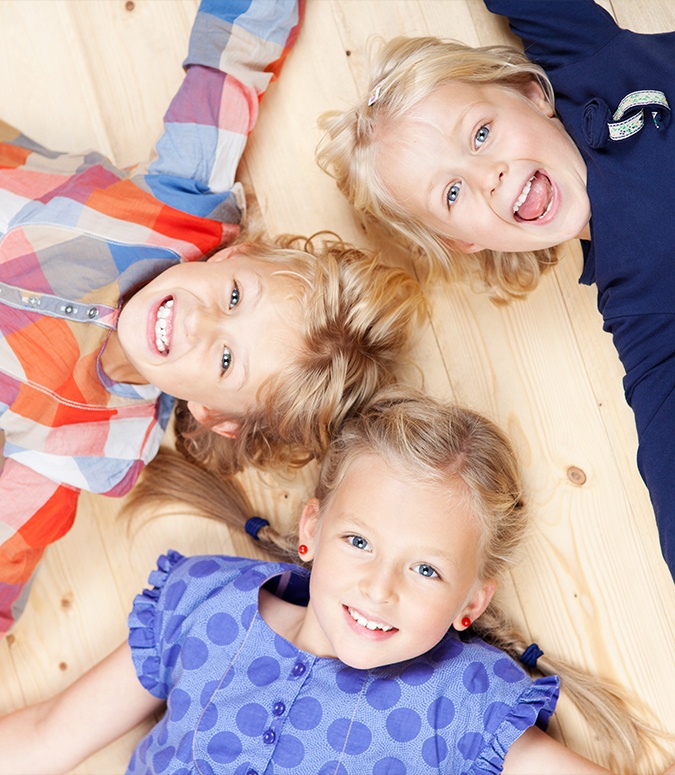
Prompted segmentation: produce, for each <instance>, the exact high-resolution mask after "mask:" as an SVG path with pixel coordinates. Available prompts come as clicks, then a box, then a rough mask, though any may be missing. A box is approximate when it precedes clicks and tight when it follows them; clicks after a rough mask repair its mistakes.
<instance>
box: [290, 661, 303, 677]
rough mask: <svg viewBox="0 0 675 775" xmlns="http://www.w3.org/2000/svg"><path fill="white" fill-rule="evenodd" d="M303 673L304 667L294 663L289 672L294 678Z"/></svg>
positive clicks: (300, 663) (299, 663)
mask: <svg viewBox="0 0 675 775" xmlns="http://www.w3.org/2000/svg"><path fill="white" fill-rule="evenodd" d="M304 672H305V666H304V665H303V664H302V662H296V663H295V664H294V665H293V669H292V670H291V673H292V674H293V675H295V676H300V675H302V674H303V673H304Z"/></svg>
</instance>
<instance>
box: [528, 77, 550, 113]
mask: <svg viewBox="0 0 675 775" xmlns="http://www.w3.org/2000/svg"><path fill="white" fill-rule="evenodd" d="M523 94H524V95H525V97H527V99H528V100H529V101H530V102H531V103H532V104H533V105H534V106H535V107H536V108H538V109H539V110H540V111H541V112H542V113H543V114H544V115H546V116H548V117H549V118H553V116H555V109H554V108H553V105H551V103H550V102H549V101H548V100H547V99H546V94H545V93H544V90H543V89H542V88H541V86H540V85H539V82H538V81H534V80H532V81H528V82H527V85H526V86H525V88H524V89H523Z"/></svg>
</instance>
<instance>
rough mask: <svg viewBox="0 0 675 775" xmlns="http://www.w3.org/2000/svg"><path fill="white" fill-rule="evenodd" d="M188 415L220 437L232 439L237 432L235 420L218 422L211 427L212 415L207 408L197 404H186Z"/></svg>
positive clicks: (237, 427) (192, 402)
mask: <svg viewBox="0 0 675 775" xmlns="http://www.w3.org/2000/svg"><path fill="white" fill-rule="evenodd" d="M187 407H188V409H189V410H190V414H191V415H192V416H193V417H194V418H195V420H197V422H198V423H201V424H202V425H206V426H207V427H208V428H209V430H212V431H213V432H214V433H219V434H220V435H221V436H227V437H228V438H229V439H233V438H234V437H235V436H236V435H237V433H238V432H239V423H238V422H237V420H220V421H219V422H217V423H215V425H212V424H211V423H212V422H213V417H214V413H213V411H212V410H211V409H209V407H208V406H204V404H198V403H197V402H196V401H188V404H187Z"/></svg>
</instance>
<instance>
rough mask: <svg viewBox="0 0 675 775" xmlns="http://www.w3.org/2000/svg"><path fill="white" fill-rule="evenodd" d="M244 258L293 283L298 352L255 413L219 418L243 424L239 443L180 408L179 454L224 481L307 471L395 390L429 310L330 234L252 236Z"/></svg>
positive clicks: (402, 281) (375, 260) (391, 275)
mask: <svg viewBox="0 0 675 775" xmlns="http://www.w3.org/2000/svg"><path fill="white" fill-rule="evenodd" d="M239 249H240V250H241V251H245V252H246V254H247V255H248V256H250V257H251V258H255V259H257V260H260V261H268V262H271V263H273V264H275V265H276V266H278V273H279V274H284V275H287V276H289V277H290V278H292V279H293V280H295V281H296V282H295V283H294V285H295V288H296V290H297V299H296V302H297V303H298V304H299V305H300V307H301V309H302V317H303V322H304V330H303V332H302V334H303V345H302V348H301V352H300V353H297V352H292V353H290V352H289V358H288V363H287V365H286V366H285V368H284V369H283V370H282V371H281V372H280V373H277V374H275V375H273V376H272V377H269V378H268V379H267V380H266V381H265V383H264V384H263V385H262V386H261V388H260V390H259V391H258V396H257V404H258V408H257V409H256V410H254V411H252V412H248V413H246V414H245V415H242V416H238V417H234V418H233V417H232V416H228V417H225V416H216V415H215V414H213V415H212V418H211V419H212V423H213V424H214V425H215V424H217V423H218V422H220V421H221V420H222V419H236V420H238V422H239V430H238V432H237V435H236V437H234V438H223V437H222V436H219V435H217V434H216V433H213V432H210V431H208V430H206V429H204V428H203V427H202V426H200V425H199V424H198V423H197V421H196V420H194V419H193V418H192V416H191V415H190V414H189V413H188V412H187V411H186V410H185V407H184V405H183V406H181V407H179V409H178V412H177V432H178V433H179V441H178V444H177V446H178V448H179V449H180V451H181V452H182V453H183V454H185V455H186V457H188V458H190V459H192V460H194V461H195V462H198V463H202V464H207V465H210V466H212V467H214V468H215V469H217V470H220V471H221V472H223V473H232V472H235V471H237V470H240V469H241V468H242V467H243V466H244V465H247V464H252V465H255V466H258V467H265V466H288V465H302V464H304V463H306V462H307V461H308V460H310V459H312V458H320V457H321V455H322V453H323V451H324V450H325V448H326V447H327V445H328V441H329V439H330V437H331V436H332V435H333V433H334V431H335V429H336V428H337V427H338V426H339V425H340V424H341V423H342V422H343V421H344V420H345V418H347V417H348V416H349V415H350V414H353V413H354V412H356V411H358V410H359V409H360V408H362V407H363V406H364V405H365V404H366V403H368V401H370V399H371V398H372V396H373V395H374V393H375V392H376V391H377V390H379V389H381V388H382V387H384V386H386V385H390V384H393V383H394V382H395V381H396V375H397V370H398V368H399V367H400V365H401V361H402V359H403V357H404V353H405V349H406V346H407V344H408V342H409V338H410V336H411V333H412V327H413V324H414V323H415V322H418V321H419V320H420V318H421V316H422V314H423V313H424V312H425V311H426V301H425V298H424V295H423V292H422V289H421V287H420V285H419V284H418V282H417V281H416V280H415V279H414V278H413V277H412V276H411V275H410V274H409V273H407V272H405V271H404V270H403V269H399V268H395V267H392V266H387V265H386V264H384V263H382V261H381V259H380V258H379V256H378V255H376V254H370V253H366V252H364V251H362V250H358V249H357V248H354V247H351V246H349V245H347V244H345V243H343V242H342V241H341V240H340V239H339V238H337V237H336V236H335V235H333V234H329V233H322V235H319V236H317V235H315V237H313V238H309V239H305V238H302V237H292V236H282V237H279V238H277V239H276V240H275V241H270V240H267V239H264V238H262V237H260V236H254V237H249V238H248V239H247V241H245V242H244V243H243V244H242V245H241V246H240V247H239Z"/></svg>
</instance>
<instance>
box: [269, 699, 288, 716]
mask: <svg viewBox="0 0 675 775" xmlns="http://www.w3.org/2000/svg"><path fill="white" fill-rule="evenodd" d="M285 710H286V706H285V705H284V703H283V702H275V703H274V706H273V707H272V713H274V715H275V716H283V715H284V711H285Z"/></svg>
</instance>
